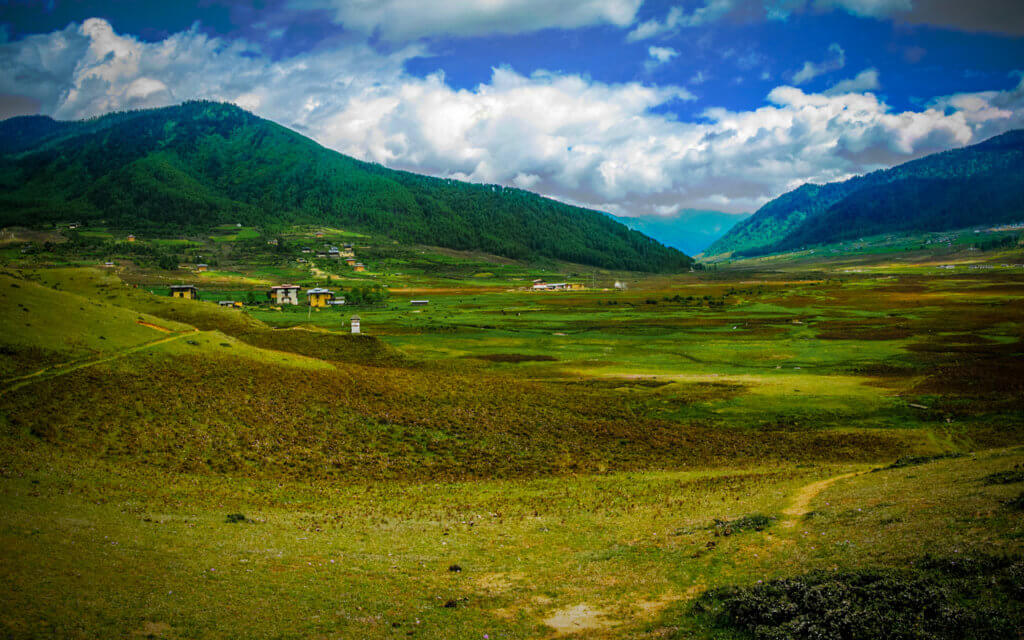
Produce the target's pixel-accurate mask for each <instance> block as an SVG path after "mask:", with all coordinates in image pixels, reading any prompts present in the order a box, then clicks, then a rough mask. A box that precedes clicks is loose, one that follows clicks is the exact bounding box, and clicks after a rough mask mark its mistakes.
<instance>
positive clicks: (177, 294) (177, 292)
mask: <svg viewBox="0 0 1024 640" xmlns="http://www.w3.org/2000/svg"><path fill="white" fill-rule="evenodd" d="M171 297H172V298H185V299H186V300H198V299H199V291H198V290H197V289H196V288H195V287H194V286H192V285H190V284H172V285H171Z"/></svg>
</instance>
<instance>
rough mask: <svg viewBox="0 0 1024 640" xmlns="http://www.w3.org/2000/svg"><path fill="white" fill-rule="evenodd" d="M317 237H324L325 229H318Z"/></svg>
mask: <svg viewBox="0 0 1024 640" xmlns="http://www.w3.org/2000/svg"><path fill="white" fill-rule="evenodd" d="M316 237H318V238H322V237H324V232H323V231H317V232H316Z"/></svg>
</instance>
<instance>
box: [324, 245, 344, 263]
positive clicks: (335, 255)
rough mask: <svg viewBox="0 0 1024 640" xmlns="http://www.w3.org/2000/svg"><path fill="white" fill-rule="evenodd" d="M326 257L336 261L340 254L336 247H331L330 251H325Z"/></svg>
mask: <svg viewBox="0 0 1024 640" xmlns="http://www.w3.org/2000/svg"><path fill="white" fill-rule="evenodd" d="M327 256H328V257H329V258H334V259H335V260H337V259H338V258H340V257H341V252H340V251H338V247H331V248H330V249H328V250H327Z"/></svg>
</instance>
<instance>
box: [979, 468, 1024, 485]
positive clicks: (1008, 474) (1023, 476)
mask: <svg viewBox="0 0 1024 640" xmlns="http://www.w3.org/2000/svg"><path fill="white" fill-rule="evenodd" d="M982 482H983V483H984V484H988V485H992V484H1014V483H1016V482H1024V471H1022V470H1020V469H1011V470H1009V471H997V472H995V473H990V474H988V475H987V476H985V477H984V478H982Z"/></svg>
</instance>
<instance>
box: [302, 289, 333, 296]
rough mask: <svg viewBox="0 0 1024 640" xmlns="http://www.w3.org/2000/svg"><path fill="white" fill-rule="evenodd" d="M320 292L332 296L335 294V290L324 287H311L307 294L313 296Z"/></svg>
mask: <svg viewBox="0 0 1024 640" xmlns="http://www.w3.org/2000/svg"><path fill="white" fill-rule="evenodd" d="M320 293H329V294H331V295H332V296H333V295H334V292H333V291H331V290H330V289H324V288H322V287H313V288H312V289H310V290H309V291H307V292H306V295H307V296H313V295H317V294H320Z"/></svg>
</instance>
